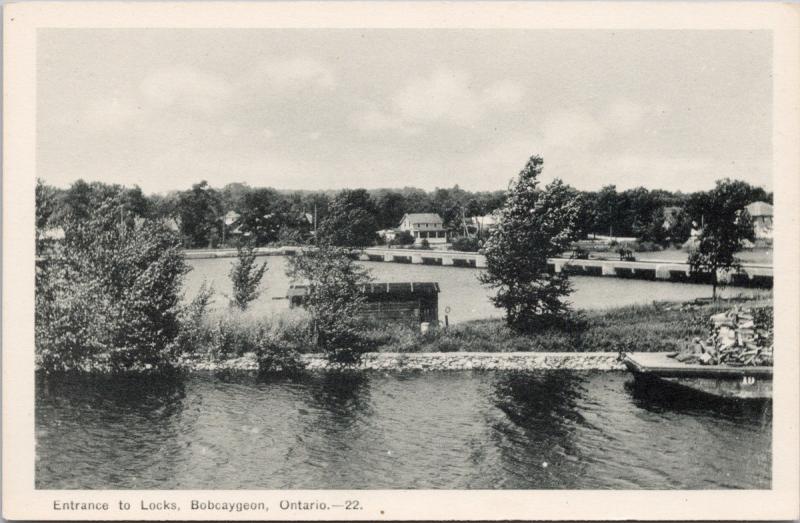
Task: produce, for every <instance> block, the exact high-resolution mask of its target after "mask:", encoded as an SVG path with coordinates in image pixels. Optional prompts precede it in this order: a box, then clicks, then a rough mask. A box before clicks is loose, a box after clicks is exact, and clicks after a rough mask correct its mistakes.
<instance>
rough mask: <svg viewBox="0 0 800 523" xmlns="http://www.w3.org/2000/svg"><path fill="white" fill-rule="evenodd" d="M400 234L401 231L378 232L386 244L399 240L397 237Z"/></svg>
mask: <svg viewBox="0 0 800 523" xmlns="http://www.w3.org/2000/svg"><path fill="white" fill-rule="evenodd" d="M400 232H401V231H400V229H381V230H380V231H378V236H380V237H381V239H382V240H383V241H385V242H386V243H389V242H390V241H392V240H394V239H395V238H397V235H398V234H400Z"/></svg>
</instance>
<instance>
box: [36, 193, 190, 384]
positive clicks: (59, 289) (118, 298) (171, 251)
mask: <svg viewBox="0 0 800 523" xmlns="http://www.w3.org/2000/svg"><path fill="white" fill-rule="evenodd" d="M64 228H65V239H64V242H63V244H62V245H59V246H58V247H57V248H54V249H52V250H51V251H49V253H48V257H47V258H48V259H47V264H46V265H45V270H44V271H41V272H40V271H37V278H36V296H35V298H36V306H35V314H36V321H35V340H36V358H37V364H38V366H39V367H40V368H43V369H45V370H48V371H57V370H72V369H78V368H80V369H94V368H106V369H112V370H123V369H127V368H131V367H142V366H148V365H150V366H162V365H167V364H169V362H170V361H172V359H173V356H174V354H173V352H172V351H173V350H174V345H173V341H174V339H175V337H176V335H177V333H178V330H179V320H178V314H179V311H180V287H181V283H182V280H183V276H184V274H185V273H186V272H187V271H188V267H187V266H186V263H185V261H184V258H183V254H182V252H181V249H180V241H179V239H178V238H177V236H176V235H175V234H174V233H172V232H171V231H169V230H167V229H166V228H164V227H163V225H161V224H160V223H158V222H156V221H151V220H145V221H143V222H142V223H139V224H135V225H130V226H129V225H127V224H125V223H124V222H123V223H120V222H119V220H118V216H117V212H116V207H115V206H113V205H103V206H101V207H100V208H98V209H96V210H95V211H94V212H93V214H92V215H91V216H89V217H88V218H83V219H81V220H77V219H73V220H69V221H68V222H66V223H65V224H64Z"/></svg>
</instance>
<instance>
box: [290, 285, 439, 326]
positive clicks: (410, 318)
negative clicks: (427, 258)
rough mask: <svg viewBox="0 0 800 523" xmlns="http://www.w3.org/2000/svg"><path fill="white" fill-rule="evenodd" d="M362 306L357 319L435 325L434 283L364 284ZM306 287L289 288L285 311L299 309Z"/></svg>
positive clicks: (306, 292)
mask: <svg viewBox="0 0 800 523" xmlns="http://www.w3.org/2000/svg"><path fill="white" fill-rule="evenodd" d="M361 290H362V292H363V293H364V295H365V297H366V300H365V301H366V303H365V304H364V307H363V309H362V312H361V315H362V316H364V317H367V318H370V319H373V320H377V321H381V322H393V323H411V324H416V323H431V324H435V323H437V322H438V321H439V284H438V283H437V282H403V283H388V282H384V283H367V284H365V285H363V286H362V288H361ZM307 296H308V286H306V285H291V286H289V290H287V291H286V298H288V300H289V307H290V308H294V307H300V306H303V304H304V303H305V300H306V297H307Z"/></svg>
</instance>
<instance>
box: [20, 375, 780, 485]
mask: <svg viewBox="0 0 800 523" xmlns="http://www.w3.org/2000/svg"><path fill="white" fill-rule="evenodd" d="M628 379H629V378H628V376H627V375H626V374H623V373H620V372H606V373H601V372H594V373H591V372H590V373H586V372H584V373H576V372H565V371H547V372H538V373H513V372H453V373H445V372H441V373H402V374H401V373H394V374H392V373H390V374H385V373H377V372H366V373H362V374H351V375H341V374H338V375H337V374H315V375H311V376H307V377H305V378H302V379H300V380H295V381H289V380H276V379H273V380H268V379H259V378H256V377H254V376H244V375H239V376H236V377H230V376H229V377H227V378H225V377H213V376H210V375H192V376H189V377H185V378H179V379H176V380H165V379H163V378H162V379H155V378H142V377H138V378H134V377H131V378H113V379H111V378H108V379H96V380H89V379H86V378H82V379H76V380H74V381H70V380H66V379H62V380H60V381H55V380H52V379H51V380H48V381H46V382H43V380H41V379H39V380H37V387H36V435H37V461H36V486H37V488H48V489H86V488H97V489H365V488H371V489H377V488H389V489H394V488H411V489H418V488H436V489H439V488H452V489H720V488H756V489H765V488H769V487H770V463H771V454H770V448H771V446H770V439H771V428H772V412H771V407H770V406H769V404H766V405H765V404H745V405H737V404H732V405H731V404H726V405H708V404H699V403H698V402H697V401H693V400H692V401H671V402H662V401H657V400H653V399H648V398H647V397H644V396H641V394H640V393H639V392H637V391H635V390H633V389H632V388H631V387H629V386H628V384H627V383H626V382H627V380H628ZM434 398H435V401H431V399H434Z"/></svg>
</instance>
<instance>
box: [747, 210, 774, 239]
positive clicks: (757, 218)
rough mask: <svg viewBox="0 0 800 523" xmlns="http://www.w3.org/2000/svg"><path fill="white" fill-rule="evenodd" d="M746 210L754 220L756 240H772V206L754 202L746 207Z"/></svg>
mask: <svg viewBox="0 0 800 523" xmlns="http://www.w3.org/2000/svg"><path fill="white" fill-rule="evenodd" d="M745 210H746V211H747V213H748V214H749V215H750V218H752V220H753V232H754V233H755V237H756V239H757V240H763V239H772V205H770V204H768V203H767V202H753V203H751V204H750V205H747V206H745Z"/></svg>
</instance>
